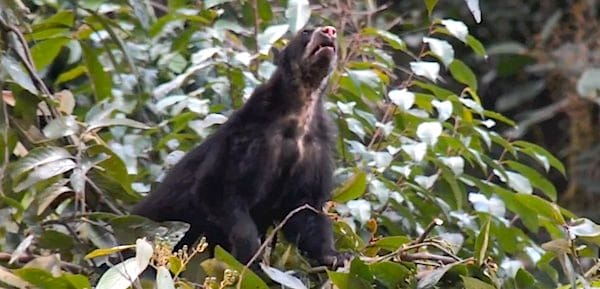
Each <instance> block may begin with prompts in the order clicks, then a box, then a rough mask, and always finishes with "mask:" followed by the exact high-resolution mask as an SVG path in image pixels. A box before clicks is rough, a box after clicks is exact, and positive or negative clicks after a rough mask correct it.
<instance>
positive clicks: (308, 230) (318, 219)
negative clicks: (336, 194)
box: [283, 209, 352, 268]
mask: <svg viewBox="0 0 600 289" xmlns="http://www.w3.org/2000/svg"><path fill="white" fill-rule="evenodd" d="M283 231H284V234H285V237H286V239H288V240H289V241H290V242H294V243H295V244H296V245H297V246H298V249H300V251H301V252H303V253H305V254H306V255H307V256H308V257H309V258H311V259H313V260H315V261H317V262H318V263H319V264H320V265H325V266H328V267H331V268H337V267H340V266H343V265H344V262H345V261H347V260H349V259H350V258H351V257H352V255H351V254H349V253H340V252H338V251H336V250H335V248H334V243H333V230H332V228H331V222H330V221H329V218H327V216H325V215H324V214H322V213H317V212H315V211H313V210H309V209H305V210H302V211H299V212H297V213H296V214H294V216H292V217H291V218H290V219H289V220H288V222H287V223H286V224H285V225H284V227H283Z"/></svg>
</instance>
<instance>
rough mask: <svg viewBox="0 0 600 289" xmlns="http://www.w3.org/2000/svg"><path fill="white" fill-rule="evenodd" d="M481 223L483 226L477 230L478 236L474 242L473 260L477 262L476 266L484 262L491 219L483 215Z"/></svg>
mask: <svg viewBox="0 0 600 289" xmlns="http://www.w3.org/2000/svg"><path fill="white" fill-rule="evenodd" d="M484 216H485V217H484V218H483V220H482V222H483V225H482V226H481V229H480V230H479V235H477V239H476V240H475V260H477V264H478V265H480V266H481V265H482V264H483V263H484V262H485V259H486V256H487V251H488V247H489V244H490V225H491V222H492V218H491V217H490V216H489V215H484Z"/></svg>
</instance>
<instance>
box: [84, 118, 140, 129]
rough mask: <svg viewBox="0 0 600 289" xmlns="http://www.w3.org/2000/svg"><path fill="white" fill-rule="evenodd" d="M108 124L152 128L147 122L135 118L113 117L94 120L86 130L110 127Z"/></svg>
mask: <svg viewBox="0 0 600 289" xmlns="http://www.w3.org/2000/svg"><path fill="white" fill-rule="evenodd" d="M108 126H129V127H133V128H140V129H148V128H150V127H149V126H147V125H146V124H144V123H141V122H139V121H135V120H133V119H128V118H111V119H97V120H93V121H91V122H89V123H88V127H87V129H86V131H92V130H95V129H98V128H102V127H108Z"/></svg>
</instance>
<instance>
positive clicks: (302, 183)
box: [133, 27, 348, 267]
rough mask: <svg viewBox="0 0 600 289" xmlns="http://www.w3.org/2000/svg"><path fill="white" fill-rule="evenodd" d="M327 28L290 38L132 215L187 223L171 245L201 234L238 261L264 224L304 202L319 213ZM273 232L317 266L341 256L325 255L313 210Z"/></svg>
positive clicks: (325, 150) (325, 138) (323, 196)
mask: <svg viewBox="0 0 600 289" xmlns="http://www.w3.org/2000/svg"><path fill="white" fill-rule="evenodd" d="M327 29H330V30H327ZM331 29H333V28H332V27H327V28H323V27H321V28H317V29H306V30H303V31H301V32H300V33H298V34H297V35H296V36H295V37H294V38H293V39H292V40H291V41H290V43H289V44H288V46H287V47H286V48H285V49H284V50H283V51H282V52H281V53H280V55H279V57H278V62H277V63H278V68H277V70H276V71H275V72H274V74H273V76H272V77H271V79H270V80H269V81H268V82H267V83H265V84H263V85H261V86H259V87H257V88H256V90H255V91H254V93H253V94H252V96H251V97H250V98H249V99H248V101H247V103H246V104H245V105H244V106H243V107H242V108H241V109H240V110H238V111H237V112H236V113H234V114H233V115H232V116H231V117H230V119H229V120H228V121H227V122H226V123H225V124H223V125H222V126H221V127H220V128H219V130H218V131H217V132H215V133H214V134H213V135H211V136H210V137H208V138H207V139H206V140H205V141H204V142H203V143H202V144H201V145H200V146H198V147H197V148H195V149H194V150H192V151H190V152H189V153H188V154H187V155H186V156H185V157H184V158H183V159H182V160H181V161H180V162H179V163H177V164H176V165H175V166H174V167H173V168H172V169H171V170H170V172H169V174H168V176H167V177H166V178H165V180H164V181H163V182H162V183H161V184H160V185H159V187H158V188H157V190H156V191H154V192H153V193H152V194H150V195H149V196H148V197H146V198H145V199H144V200H142V201H141V202H140V203H139V204H138V205H137V206H136V207H135V208H134V210H133V214H138V215H142V216H145V217H148V218H150V219H153V220H156V221H165V220H179V221H184V222H187V223H189V224H190V225H191V228H190V230H189V231H188V233H187V234H186V235H185V237H184V239H183V240H182V241H181V242H180V244H192V243H194V242H195V241H196V240H197V239H198V238H199V237H200V236H201V235H204V236H206V238H207V241H208V242H209V244H212V245H215V244H219V245H221V246H223V247H224V248H226V249H228V250H229V251H230V252H232V253H233V254H234V256H235V257H236V258H237V259H238V260H239V261H241V262H243V263H246V262H247V261H249V260H250V258H251V257H252V256H253V255H254V254H255V252H256V251H257V249H258V248H259V245H260V238H261V237H263V236H264V234H265V232H266V230H267V229H268V227H269V226H271V225H273V223H274V222H277V221H281V220H282V219H283V218H284V217H285V216H286V215H287V214H288V213H289V212H290V211H292V210H293V209H295V208H297V207H299V206H302V205H304V204H309V205H311V206H312V207H314V208H317V209H321V208H322V206H323V205H324V203H325V202H326V201H327V200H328V198H329V195H330V190H331V188H332V172H333V169H334V166H333V159H332V155H333V135H332V132H333V130H332V126H331V121H330V120H329V118H328V116H327V113H326V112H325V111H324V108H323V105H322V104H323V100H322V95H323V91H324V90H325V86H326V84H327V80H328V77H329V75H330V73H331V71H332V69H333V68H334V66H335V63H336V58H337V57H336V48H337V47H336V44H335V33H334V32H333V33H331V31H332V30H331ZM333 31H335V30H333ZM323 46H328V47H324V48H323ZM283 232H284V235H285V236H286V238H287V239H288V240H289V241H291V242H294V243H295V244H297V246H298V248H299V249H300V250H301V251H302V252H304V253H305V254H306V255H308V256H309V257H310V258H312V259H314V260H316V261H317V262H318V263H320V264H322V265H328V266H334V267H335V266H336V265H339V264H341V263H342V261H343V260H346V259H347V258H348V255H347V254H341V253H338V252H337V251H336V250H335V249H334V244H333V233H332V228H331V224H330V221H329V219H328V218H327V216H325V215H324V214H322V213H316V212H314V211H311V210H303V211H301V212H299V213H297V214H295V215H294V216H293V217H292V218H291V219H290V220H289V221H288V222H287V223H286V225H285V226H284V229H283Z"/></svg>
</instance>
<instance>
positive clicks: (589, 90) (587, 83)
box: [577, 68, 600, 99]
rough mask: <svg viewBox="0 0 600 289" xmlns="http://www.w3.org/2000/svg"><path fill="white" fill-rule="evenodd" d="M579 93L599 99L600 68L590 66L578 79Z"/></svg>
mask: <svg viewBox="0 0 600 289" xmlns="http://www.w3.org/2000/svg"><path fill="white" fill-rule="evenodd" d="M577 93H579V95H580V96H583V97H586V98H590V99H597V98H598V96H599V95H600V68H588V69H586V70H585V71H584V72H583V74H581V76H580V77H579V79H578V80H577Z"/></svg>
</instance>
